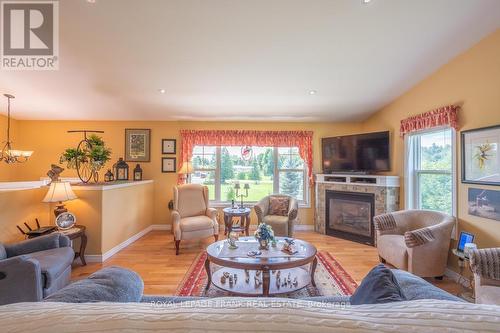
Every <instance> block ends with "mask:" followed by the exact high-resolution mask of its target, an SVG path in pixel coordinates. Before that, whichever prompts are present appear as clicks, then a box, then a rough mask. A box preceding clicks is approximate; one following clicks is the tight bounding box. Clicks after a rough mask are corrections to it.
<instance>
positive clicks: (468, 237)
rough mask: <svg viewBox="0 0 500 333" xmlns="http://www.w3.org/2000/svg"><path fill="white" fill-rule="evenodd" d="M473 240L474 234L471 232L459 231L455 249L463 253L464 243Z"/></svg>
mask: <svg viewBox="0 0 500 333" xmlns="http://www.w3.org/2000/svg"><path fill="white" fill-rule="evenodd" d="M473 242H474V235H473V234H471V233H469V232H465V231H461V232H460V237H459V238H458V243H457V251H458V252H461V253H463V252H464V248H465V244H466V243H473Z"/></svg>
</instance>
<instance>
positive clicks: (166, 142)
mask: <svg viewBox="0 0 500 333" xmlns="http://www.w3.org/2000/svg"><path fill="white" fill-rule="evenodd" d="M175 146H176V140H175V139H161V153H162V154H175V152H176V149H175Z"/></svg>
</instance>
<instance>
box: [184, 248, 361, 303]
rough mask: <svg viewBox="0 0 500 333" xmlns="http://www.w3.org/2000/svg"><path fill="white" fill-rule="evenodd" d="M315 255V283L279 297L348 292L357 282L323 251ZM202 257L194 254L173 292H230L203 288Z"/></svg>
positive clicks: (214, 294) (205, 294) (220, 294)
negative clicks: (191, 262) (189, 265)
mask: <svg viewBox="0 0 500 333" xmlns="http://www.w3.org/2000/svg"><path fill="white" fill-rule="evenodd" d="M316 257H317V258H318V265H317V267H316V272H315V274H314V279H315V281H316V287H313V286H312V285H311V284H309V285H308V286H307V287H305V288H302V289H300V290H298V291H295V292H291V293H287V294H280V296H281V297H288V298H301V297H309V296H344V295H352V293H353V292H354V290H355V289H356V288H357V286H358V285H357V283H356V282H355V281H354V279H353V278H352V277H351V276H350V275H349V274H348V273H347V272H346V271H345V269H344V268H343V267H342V266H341V265H340V264H339V262H338V261H337V260H336V259H335V258H334V257H333V256H332V255H331V254H330V253H328V252H325V251H320V252H318V253H317V254H316ZM206 258H207V254H206V252H202V253H200V254H199V255H198V256H197V257H196V259H195V260H194V261H193V264H192V265H191V267H190V268H189V270H188V271H187V273H186V275H185V276H184V278H183V280H182V282H181V283H180V284H179V286H178V287H177V291H176V293H175V295H176V296H203V297H223V296H230V293H228V292H226V291H224V290H221V289H219V288H217V287H215V286H214V285H210V287H209V288H208V290H205V287H206V285H207V281H208V280H207V273H206V271H205V259H206Z"/></svg>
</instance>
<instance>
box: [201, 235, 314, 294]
mask: <svg viewBox="0 0 500 333" xmlns="http://www.w3.org/2000/svg"><path fill="white" fill-rule="evenodd" d="M276 240H277V246H276V248H271V247H270V250H261V251H262V255H260V256H256V257H249V256H247V255H246V253H247V250H249V249H252V250H255V251H257V250H258V249H259V244H258V242H257V241H256V240H255V238H254V237H241V238H240V239H239V241H238V245H239V249H237V250H230V249H228V243H227V240H221V241H218V242H215V243H213V244H211V245H209V246H208V247H207V259H206V261H205V269H206V271H207V276H208V283H207V286H206V288H207V289H208V288H209V287H210V285H211V284H214V285H215V286H216V287H218V288H220V289H222V290H225V291H228V292H230V293H232V294H237V295H244V296H258V295H262V296H269V295H276V294H284V293H290V292H293V291H297V290H299V289H301V288H304V287H305V286H307V285H308V284H309V283H311V284H312V285H313V286H316V284H315V282H314V271H315V270H316V265H317V259H316V252H317V251H316V248H315V247H314V245H312V244H310V243H308V242H306V241H303V240H300V239H294V247H295V249H296V250H298V253H297V254H295V255H287V254H285V253H284V252H282V251H280V250H281V248H282V247H283V244H284V241H285V237H276ZM211 264H215V265H213V266H214V269H213V272H212V269H211ZM225 272H226V273H229V274H230V275H231V276H233V277H234V275H235V274H236V276H237V279H236V280H235V281H233V284H230V283H229V281H228V279H226V281H225V283H223V282H222V281H221V277H222V275H223V274H224V273H225ZM247 272H248V277H249V278H248V282H247V281H246V277H247ZM278 272H279V273H278ZM278 275H279V276H280V278H279V279H278ZM288 278H290V281H289V282H288V283H286V282H287V281H288ZM233 280H234V279H233ZM277 280H279V281H280V283H278V281H277ZM294 281H295V283H294Z"/></svg>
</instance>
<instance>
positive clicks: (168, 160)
mask: <svg viewBox="0 0 500 333" xmlns="http://www.w3.org/2000/svg"><path fill="white" fill-rule="evenodd" d="M161 172H163V173H175V172H177V163H176V158H175V157H162V158H161Z"/></svg>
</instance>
